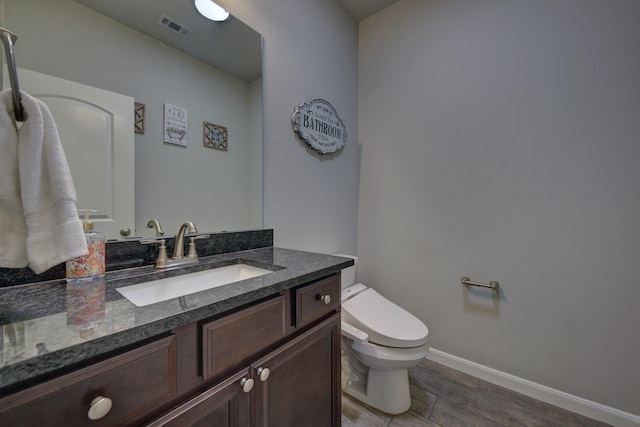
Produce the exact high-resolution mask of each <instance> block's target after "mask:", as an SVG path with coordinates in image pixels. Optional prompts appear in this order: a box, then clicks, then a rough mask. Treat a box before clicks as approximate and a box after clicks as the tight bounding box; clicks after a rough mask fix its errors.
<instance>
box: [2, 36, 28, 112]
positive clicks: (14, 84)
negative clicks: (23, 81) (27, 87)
mask: <svg viewBox="0 0 640 427" xmlns="http://www.w3.org/2000/svg"><path fill="white" fill-rule="evenodd" d="M0 38H1V39H2V44H4V53H5V55H4V57H5V58H6V59H7V68H8V70H9V80H10V81H11V90H12V92H13V107H14V110H15V115H16V121H18V122H22V121H24V110H23V109H22V100H21V99H20V87H19V86H18V72H17V70H16V62H15V59H14V57H13V45H14V44H15V43H16V40H17V39H18V37H16V35H15V34H13V33H12V32H11V31H9V30H6V29H4V28H2V27H0Z"/></svg>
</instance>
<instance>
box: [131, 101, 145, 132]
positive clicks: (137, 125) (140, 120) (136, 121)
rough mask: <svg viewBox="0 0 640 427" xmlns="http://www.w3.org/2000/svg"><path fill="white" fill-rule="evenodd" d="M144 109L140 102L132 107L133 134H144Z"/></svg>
mask: <svg viewBox="0 0 640 427" xmlns="http://www.w3.org/2000/svg"><path fill="white" fill-rule="evenodd" d="M144 107H145V105H144V104H143V103H141V102H136V103H135V104H134V107H133V130H134V132H135V133H144Z"/></svg>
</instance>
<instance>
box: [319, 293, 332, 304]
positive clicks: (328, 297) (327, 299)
mask: <svg viewBox="0 0 640 427" xmlns="http://www.w3.org/2000/svg"><path fill="white" fill-rule="evenodd" d="M320 301H322V302H323V303H325V304H327V305H329V304H330V303H331V295H322V296H321V297H320Z"/></svg>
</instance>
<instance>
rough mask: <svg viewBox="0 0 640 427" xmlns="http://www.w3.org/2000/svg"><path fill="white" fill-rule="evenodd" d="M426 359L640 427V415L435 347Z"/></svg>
mask: <svg viewBox="0 0 640 427" xmlns="http://www.w3.org/2000/svg"><path fill="white" fill-rule="evenodd" d="M427 359H428V360H431V361H433V362H437V363H440V364H442V365H445V366H448V367H450V368H453V369H456V370H458V371H461V372H464V373H466V374H469V375H473V376H474V377H477V378H480V379H482V380H485V381H488V382H490V383H493V384H496V385H499V386H501V387H504V388H507V389H509V390H513V391H515V392H518V393H522V394H524V395H526V396H529V397H533V398H534V399H538V400H541V401H543V402H547V403H550V404H552V405H555V406H558V407H560V408H563V409H566V410H568V411H572V412H575V413H578V414H581V415H584V416H585V417H589V418H593V419H595V420H598V421H602V422H605V423H608V424H611V425H613V426H615V427H640V416H638V415H634V414H631V413H628V412H624V411H620V410H618V409H615V408H612V407H610V406H605V405H602V404H600V403H597V402H593V401H590V400H587V399H583V398H581V397H578V396H574V395H572V394H569V393H565V392H563V391H560V390H556V389H553V388H551V387H547V386H544V385H541V384H537V383H534V382H533V381H529V380H525V379H523V378H519V377H516V376H515V375H511V374H507V373H505V372H501V371H498V370H496V369H493V368H489V367H487V366H484V365H480V364H478V363H475V362H471V361H470V360H466V359H462V358H460V357H458V356H454V355H452V354H448V353H445V352H443V351H440V350H436V349H434V348H430V349H429V355H428V356H427Z"/></svg>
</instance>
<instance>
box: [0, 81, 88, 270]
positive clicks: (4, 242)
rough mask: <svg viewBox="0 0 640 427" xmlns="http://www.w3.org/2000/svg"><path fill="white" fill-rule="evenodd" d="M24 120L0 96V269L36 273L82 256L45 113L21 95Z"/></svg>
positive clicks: (68, 187) (63, 164)
mask: <svg viewBox="0 0 640 427" xmlns="http://www.w3.org/2000/svg"><path fill="white" fill-rule="evenodd" d="M21 97H22V107H23V109H24V113H25V121H24V122H23V123H22V125H21V126H20V125H18V124H16V122H15V119H14V112H13V110H14V107H13V99H12V95H11V91H10V90H6V91H3V92H2V93H0V239H1V243H0V267H7V268H22V267H26V266H27V265H28V266H29V267H30V268H31V269H32V270H33V271H34V272H35V273H42V272H44V271H46V270H48V269H49V268H51V267H53V266H55V265H57V264H60V263H62V262H64V261H66V260H68V259H72V258H75V257H78V256H82V255H86V254H87V253H88V251H87V243H86V240H85V236H84V231H83V230H82V223H81V221H80V219H79V218H78V212H77V209H76V191H75V187H74V186H73V180H72V179H71V173H70V171H69V166H68V164H67V159H66V158H65V156H64V151H63V149H62V144H61V143H60V138H59V136H58V129H57V128H56V125H55V122H54V121H53V117H52V115H51V112H50V111H49V108H48V107H47V106H46V104H45V103H44V102H42V101H40V100H39V99H36V98H34V97H32V96H30V95H29V94H27V93H25V92H24V91H21Z"/></svg>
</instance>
